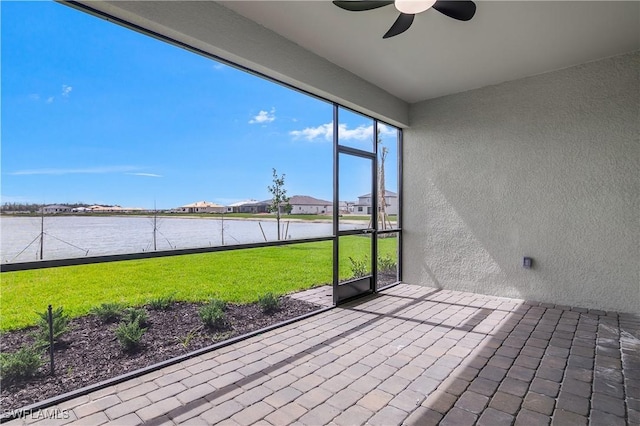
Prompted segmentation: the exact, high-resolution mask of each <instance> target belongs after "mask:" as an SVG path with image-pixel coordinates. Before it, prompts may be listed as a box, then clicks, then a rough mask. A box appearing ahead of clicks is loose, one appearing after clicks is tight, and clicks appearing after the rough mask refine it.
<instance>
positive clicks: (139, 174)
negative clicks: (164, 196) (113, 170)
mask: <svg viewBox="0 0 640 426" xmlns="http://www.w3.org/2000/svg"><path fill="white" fill-rule="evenodd" d="M125 174H127V175H131V176H144V177H154V178H160V177H162V175H157V174H155V173H125Z"/></svg>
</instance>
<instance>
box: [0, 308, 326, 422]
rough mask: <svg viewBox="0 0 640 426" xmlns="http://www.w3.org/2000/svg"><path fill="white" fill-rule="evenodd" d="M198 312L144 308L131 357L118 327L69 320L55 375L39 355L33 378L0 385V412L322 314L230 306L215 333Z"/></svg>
mask: <svg viewBox="0 0 640 426" xmlns="http://www.w3.org/2000/svg"><path fill="white" fill-rule="evenodd" d="M200 306H202V304H199V303H185V302H176V303H174V304H173V305H172V306H171V308H170V309H168V310H165V311H162V310H151V309H148V308H146V310H147V313H148V315H149V321H148V325H147V327H148V329H147V331H146V333H145V334H144V336H143V338H142V345H141V348H140V349H139V350H138V351H136V352H134V353H128V352H125V351H123V349H122V347H121V346H120V344H119V342H118V340H117V339H116V337H115V329H116V327H117V326H118V324H117V323H110V324H105V323H103V322H102V320H100V319H99V318H98V317H96V316H94V315H88V316H84V317H80V318H76V319H73V320H71V321H70V322H69V328H70V329H69V331H68V332H66V333H65V334H64V335H63V337H62V341H61V342H60V343H59V344H57V345H56V349H55V352H54V353H55V372H56V375H55V376H53V377H52V376H50V375H49V371H50V366H49V363H48V360H49V357H48V353H47V354H45V353H44V352H43V360H45V363H44V364H43V366H42V367H40V369H39V371H38V373H37V375H36V376H35V377H33V378H32V379H30V380H28V381H25V382H21V383H13V384H5V383H2V384H1V386H2V390H1V392H0V407H1V408H2V410H3V411H5V410H14V409H18V408H21V407H24V406H27V405H30V404H33V403H35V402H38V401H43V400H45V399H47V398H51V397H54V396H56V395H61V394H63V393H66V392H69V391H72V390H76V389H79V388H82V387H85V386H88V385H92V384H95V383H98V382H101V381H104V380H107V379H110V378H113V377H116V376H119V375H121V374H124V373H127V372H131V371H135V370H138V369H140V368H143V367H147V366H150V365H153V364H156V363H158V362H161V361H166V360H168V359H171V358H175V357H177V356H180V355H184V354H187V353H189V352H193V351H195V350H197V349H200V348H204V347H207V346H210V345H212V344H214V343H216V342H220V341H223V340H226V339H229V338H232V337H234V336H239V335H242V334H246V333H249V332H251V331H254V330H258V329H261V328H264V327H267V326H269V325H272V324H276V323H278V322H281V321H284V320H287V319H291V318H295V317H298V316H300V315H303V314H306V313H308V312H312V311H315V310H317V309H319V308H320V306H318V305H315V304H312V303H308V302H303V301H300V300H296V299H291V298H288V297H283V298H281V304H280V309H279V310H278V311H276V312H274V313H272V314H270V315H268V314H264V313H263V312H262V310H261V309H260V307H259V306H258V305H257V304H247V305H232V304H229V305H228V306H227V308H226V310H225V313H226V318H227V323H228V325H227V326H226V327H225V328H223V329H219V330H213V329H209V328H207V327H205V326H204V325H203V322H202V320H201V319H200V317H199V315H198V308H199V307H200ZM33 332H34V328H28V329H23V330H18V331H13V332H7V333H4V334H3V335H2V340H1V342H0V352H3V353H9V352H15V351H17V350H18V349H19V348H20V347H23V346H25V345H30V344H32V343H33V342H34V338H33V336H32V334H33Z"/></svg>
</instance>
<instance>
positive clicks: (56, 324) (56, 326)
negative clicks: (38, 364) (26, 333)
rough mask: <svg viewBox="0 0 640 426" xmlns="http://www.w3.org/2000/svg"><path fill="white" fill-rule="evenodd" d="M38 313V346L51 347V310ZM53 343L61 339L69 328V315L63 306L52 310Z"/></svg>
mask: <svg viewBox="0 0 640 426" xmlns="http://www.w3.org/2000/svg"><path fill="white" fill-rule="evenodd" d="M36 313H37V314H38V317H39V318H38V329H37V331H36V335H35V337H36V346H38V347H39V348H48V347H49V311H44V312H36ZM51 316H52V319H53V321H52V325H53V344H54V346H55V344H56V343H57V342H58V341H59V340H60V337H61V336H62V335H63V334H64V333H66V332H67V331H68V330H69V317H67V315H66V314H65V313H64V310H63V308H62V306H61V307H59V308H57V309H54V310H52V312H51Z"/></svg>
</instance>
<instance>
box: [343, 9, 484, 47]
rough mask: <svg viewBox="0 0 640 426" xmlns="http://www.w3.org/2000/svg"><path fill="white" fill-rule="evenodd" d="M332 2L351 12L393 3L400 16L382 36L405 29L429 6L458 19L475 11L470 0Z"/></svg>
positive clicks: (394, 34)
mask: <svg viewBox="0 0 640 426" xmlns="http://www.w3.org/2000/svg"><path fill="white" fill-rule="evenodd" d="M333 4H335V5H336V6H338V7H339V8H341V9H344V10H348V11H351V12H363V11H366V10H373V9H378V8H380V7H384V6H388V5H390V4H393V5H394V6H395V8H396V9H397V10H398V11H399V12H400V16H398V18H397V19H396V21H395V22H394V23H393V25H392V26H391V28H389V31H387V32H386V34H385V35H384V36H383V37H382V38H390V37H394V36H397V35H398V34H402V33H403V32H405V31H407V30H408V29H409V27H410V26H411V24H412V23H413V19H414V18H415V16H416V14H418V13H422V12H424V11H426V10H429V9H431V8H433V9H435V10H437V11H438V12H440V13H442V14H443V15H446V16H448V17H449V18H453V19H456V20H458V21H468V20H470V19H471V18H473V16H474V15H475V13H476V4H475V3H474V2H473V1H471V0H395V1H377V0H334V2H333Z"/></svg>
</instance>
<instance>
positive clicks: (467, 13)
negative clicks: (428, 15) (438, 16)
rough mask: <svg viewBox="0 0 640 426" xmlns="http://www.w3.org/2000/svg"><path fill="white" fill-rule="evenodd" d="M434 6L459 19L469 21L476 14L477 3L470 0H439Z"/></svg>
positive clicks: (443, 12)
mask: <svg viewBox="0 0 640 426" xmlns="http://www.w3.org/2000/svg"><path fill="white" fill-rule="evenodd" d="M433 8H434V9H435V10H437V11H438V12H440V13H442V14H444V15H447V16H448V17H449V18H453V19H457V20H458V21H468V20H470V19H471V18H473V15H475V14H476V4H475V3H474V2H472V1H470V0H464V1H459V0H454V1H449V0H438V1H437V2H436V3H435V4H434V5H433Z"/></svg>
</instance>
